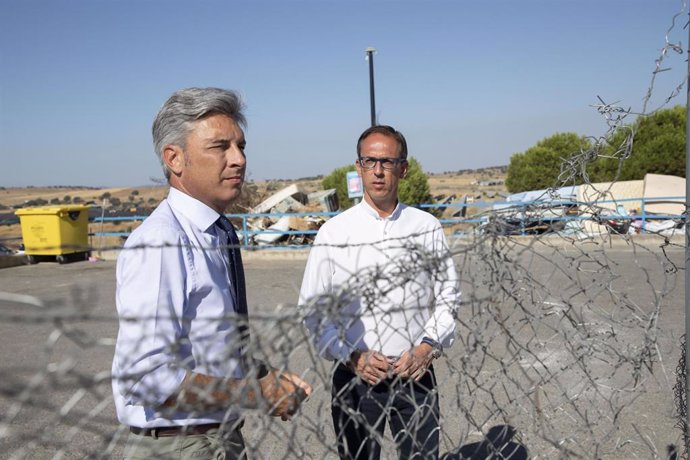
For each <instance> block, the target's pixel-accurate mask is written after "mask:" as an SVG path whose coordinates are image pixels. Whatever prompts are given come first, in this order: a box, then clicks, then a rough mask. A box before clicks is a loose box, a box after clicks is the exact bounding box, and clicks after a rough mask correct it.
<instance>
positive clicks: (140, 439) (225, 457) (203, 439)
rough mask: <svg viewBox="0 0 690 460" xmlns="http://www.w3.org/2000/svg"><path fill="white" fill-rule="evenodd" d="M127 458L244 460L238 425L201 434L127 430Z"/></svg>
mask: <svg viewBox="0 0 690 460" xmlns="http://www.w3.org/2000/svg"><path fill="white" fill-rule="evenodd" d="M124 454H125V458H126V459H128V460H143V459H152V458H155V459H165V460H168V459H170V460H173V459H175V460H187V459H214V460H246V459H247V458H248V457H247V452H246V450H245V446H244V438H243V437H242V433H241V432H240V429H239V428H235V429H233V430H231V431H220V430H217V429H214V430H209V431H208V432H206V433H204V434H197V435H187V436H168V437H153V436H142V435H138V434H134V433H129V437H128V438H127V443H126V445H125V451H124Z"/></svg>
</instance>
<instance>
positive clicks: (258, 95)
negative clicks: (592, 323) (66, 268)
mask: <svg viewBox="0 0 690 460" xmlns="http://www.w3.org/2000/svg"><path fill="white" fill-rule="evenodd" d="M681 6H682V2H681V1H680V0H522V1H515V0H498V1H479V0H477V1H459V0H458V1H440V0H438V1H434V0H430V1H429V0H427V1H404V0H395V1H394V0H389V1H375V0H373V1H371V0H370V1H348V0H342V1H336V0H322V1H309V0H304V1H291V0H281V1H261V0H259V1H256V0H255V1H248V0H247V1H230V0H223V1H215V0H200V1H188V2H179V1H173V0H111V1H107V0H69V1H67V0H46V1H35V0H16V1H14V0H0V158H2V166H0V186H5V187H8V186H27V185H34V186H43V185H89V186H106V187H107V186H142V185H151V184H152V181H151V179H150V178H151V177H154V178H161V177H162V172H161V170H160V166H159V164H158V161H157V159H156V157H155V154H154V153H153V147H152V146H151V135H150V127H151V122H152V120H153V117H154V116H155V113H156V111H157V110H158V108H159V107H160V105H161V104H162V103H163V102H164V101H165V99H167V97H168V96H169V95H170V94H171V93H172V92H173V91H174V90H176V89H179V88H183V87H188V86H220V87H225V88H232V89H237V90H238V91H239V92H240V93H241V94H242V95H243V97H244V99H245V101H246V104H247V107H248V111H247V115H248V119H249V129H248V131H247V140H248V146H247V157H248V162H249V167H248V171H249V178H250V179H254V180H262V179H276V178H299V177H306V176H313V175H318V174H328V173H329V172H330V171H331V170H332V169H334V168H336V167H338V166H343V165H345V164H349V163H351V162H352V161H354V157H355V142H356V139H357V137H358V136H359V134H360V133H361V131H362V130H363V129H365V128H366V127H367V126H368V125H369V122H370V115H369V76H368V64H367V62H366V61H365V59H364V57H365V52H364V50H365V49H366V48H367V47H368V46H372V47H375V48H376V49H377V50H378V51H377V54H376V55H375V58H374V61H375V78H376V106H377V112H378V119H379V121H380V122H382V123H386V124H391V125H393V126H395V127H396V128H398V129H400V130H401V131H402V132H403V133H404V134H405V135H406V137H407V139H408V143H409V148H410V154H411V155H412V156H414V157H416V158H417V159H418V160H420V162H421V164H422V166H423V168H424V169H425V170H426V171H429V172H443V171H455V170H459V169H466V168H480V167H485V166H493V165H506V164H508V162H509V158H510V156H511V155H512V154H514V153H516V152H521V151H524V150H525V149H527V148H529V147H530V146H532V145H534V144H535V143H536V142H537V141H539V140H540V139H542V138H544V137H546V136H549V135H551V134H554V133H555V132H559V131H573V132H576V133H578V134H583V135H592V136H598V135H600V134H602V133H603V132H604V131H605V130H606V124H605V122H604V120H603V119H602V118H601V116H599V115H598V114H597V113H596V111H595V109H593V108H592V107H591V105H592V104H596V103H597V96H601V97H602V98H604V99H605V100H606V101H607V102H616V101H620V104H621V105H623V106H626V107H632V108H633V110H640V109H641V106H642V99H643V97H644V96H645V93H646V91H647V89H648V87H649V83H650V81H651V77H652V71H653V69H654V62H655V59H656V58H658V56H659V52H660V49H661V48H662V47H663V46H664V43H665V41H664V36H665V34H666V31H667V30H668V29H669V27H670V26H671V21H672V18H673V15H674V14H675V13H678V12H680V11H681ZM686 20H687V15H684V16H681V17H680V18H678V19H677V23H679V24H677V25H676V28H675V29H674V32H673V33H672V35H671V36H670V39H671V41H672V42H675V43H677V42H678V41H681V42H682V44H683V46H684V47H686V46H687V42H688V36H687V35H688V33H687V31H684V30H682V26H683V24H684V22H685V21H686ZM667 65H668V66H670V67H672V70H670V71H668V72H664V73H662V74H659V80H658V81H657V91H656V92H655V94H657V95H658V98H657V100H658V101H660V100H662V99H663V98H665V97H666V96H667V95H668V94H669V93H670V92H671V90H672V88H674V87H675V86H677V85H678V84H680V83H681V82H682V80H683V77H684V75H685V71H686V68H687V67H686V66H687V65H686V63H685V55H675V54H674V55H672V56H670V57H669V60H668V62H667ZM674 103H676V104H684V103H685V96H684V91H683V92H682V94H681V96H680V97H678V98H677V99H676V100H675V101H674ZM657 105H658V104H657Z"/></svg>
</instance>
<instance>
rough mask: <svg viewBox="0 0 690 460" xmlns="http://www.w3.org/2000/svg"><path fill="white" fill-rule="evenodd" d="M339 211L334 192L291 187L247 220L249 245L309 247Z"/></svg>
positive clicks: (268, 201) (277, 194)
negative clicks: (306, 190)
mask: <svg viewBox="0 0 690 460" xmlns="http://www.w3.org/2000/svg"><path fill="white" fill-rule="evenodd" d="M337 210H338V196H337V195H336V191H335V189H329V190H324V191H319V192H314V193H309V194H306V193H304V191H303V190H302V189H301V188H300V187H299V186H298V185H297V184H292V185H290V186H288V187H285V188H284V189H282V190H280V191H279V192H276V193H275V194H273V195H271V196H270V197H268V198H267V199H266V200H264V201H263V202H261V203H260V204H259V205H258V206H256V207H255V208H254V209H252V210H251V213H252V214H256V217H254V218H252V219H249V220H248V221H247V227H248V228H247V230H249V244H250V245H259V246H262V245H273V244H276V243H281V244H282V243H286V244H289V245H306V244H311V243H312V242H313V241H314V237H315V236H316V232H317V231H318V229H319V228H320V227H321V225H323V223H324V222H325V221H326V220H327V219H328V218H329V217H330V215H328V214H325V213H334V212H336V211H337Z"/></svg>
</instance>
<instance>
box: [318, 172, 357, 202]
mask: <svg viewBox="0 0 690 460" xmlns="http://www.w3.org/2000/svg"><path fill="white" fill-rule="evenodd" d="M354 170H355V165H353V164H352V165H348V166H342V167H340V168H336V169H334V170H333V172H331V173H330V174H329V175H328V176H326V177H324V178H323V180H322V181H321V186H322V187H323V189H324V190H328V189H331V188H334V189H335V194H336V195H337V197H338V203H339V205H340V209H347V208H349V207H351V206H352V205H353V204H354V201H352V200H351V199H350V198H348V196H347V183H346V180H345V177H346V176H347V173H348V172H350V171H354Z"/></svg>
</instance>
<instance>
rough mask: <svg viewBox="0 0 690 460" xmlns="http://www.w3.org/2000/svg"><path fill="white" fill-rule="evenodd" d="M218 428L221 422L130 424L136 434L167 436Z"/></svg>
mask: <svg viewBox="0 0 690 460" xmlns="http://www.w3.org/2000/svg"><path fill="white" fill-rule="evenodd" d="M218 428H220V423H206V424H204V425H188V426H159V427H153V428H139V427H137V426H130V427H129V431H130V432H132V433H134V434H138V435H139V436H151V437H153V438H165V437H171V436H193V435H198V434H205V433H207V432H209V431H211V430H216V429H218Z"/></svg>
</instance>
